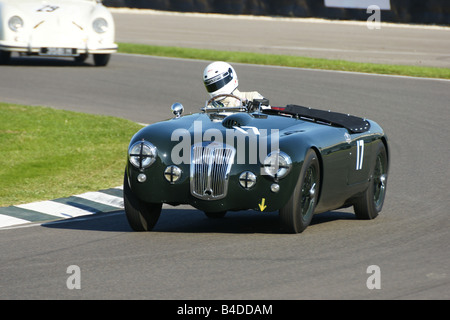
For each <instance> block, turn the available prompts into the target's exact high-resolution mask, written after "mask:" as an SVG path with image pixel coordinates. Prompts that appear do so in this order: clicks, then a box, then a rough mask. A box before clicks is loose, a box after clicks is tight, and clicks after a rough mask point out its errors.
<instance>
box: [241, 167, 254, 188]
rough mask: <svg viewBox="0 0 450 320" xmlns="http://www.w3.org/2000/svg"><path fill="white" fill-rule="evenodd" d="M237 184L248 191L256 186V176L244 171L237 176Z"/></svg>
mask: <svg viewBox="0 0 450 320" xmlns="http://www.w3.org/2000/svg"><path fill="white" fill-rule="evenodd" d="M239 184H240V185H241V187H242V188H244V189H250V188H252V187H253V186H254V185H255V184H256V175H255V174H254V173H253V172H251V171H244V172H242V173H241V175H240V176H239Z"/></svg>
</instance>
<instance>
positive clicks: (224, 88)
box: [203, 61, 239, 97]
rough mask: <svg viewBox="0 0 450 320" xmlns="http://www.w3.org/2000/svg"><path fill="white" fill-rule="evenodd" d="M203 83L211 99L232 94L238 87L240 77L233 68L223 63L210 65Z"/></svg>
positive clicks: (205, 71) (204, 75) (205, 72)
mask: <svg viewBox="0 0 450 320" xmlns="http://www.w3.org/2000/svg"><path fill="white" fill-rule="evenodd" d="M203 83H204V84H205V87H206V91H208V93H209V95H210V96H211V97H215V96H217V95H219V94H224V93H227V94H231V93H232V92H233V91H234V89H236V88H237V87H238V84H239V82H238V77H237V75H236V72H235V71H234V69H233V67H232V66H231V65H230V64H228V63H226V62H222V61H216V62H213V63H211V64H209V65H208V66H207V67H206V68H205V70H204V71H203Z"/></svg>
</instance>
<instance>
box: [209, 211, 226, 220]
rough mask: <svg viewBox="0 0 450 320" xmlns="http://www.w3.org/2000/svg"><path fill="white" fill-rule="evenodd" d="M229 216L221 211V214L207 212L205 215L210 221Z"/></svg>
mask: <svg viewBox="0 0 450 320" xmlns="http://www.w3.org/2000/svg"><path fill="white" fill-rule="evenodd" d="M226 214H227V212H226V211H220V212H205V215H206V216H207V217H208V218H210V219H220V218H223V217H225V215H226Z"/></svg>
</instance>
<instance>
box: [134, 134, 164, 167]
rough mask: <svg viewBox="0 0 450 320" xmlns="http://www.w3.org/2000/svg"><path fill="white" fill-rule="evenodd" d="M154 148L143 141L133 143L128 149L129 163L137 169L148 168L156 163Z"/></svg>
mask: <svg viewBox="0 0 450 320" xmlns="http://www.w3.org/2000/svg"><path fill="white" fill-rule="evenodd" d="M156 155H157V151H156V147H155V146H154V145H152V144H151V143H150V142H147V141H145V140H141V141H138V142H136V143H134V144H133V145H132V146H131V147H130V148H129V149H128V159H129V161H130V163H131V164H132V165H133V166H135V167H136V168H138V169H141V170H142V169H145V168H148V167H150V166H151V165H152V164H153V162H155V161H156Z"/></svg>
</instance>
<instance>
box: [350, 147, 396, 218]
mask: <svg viewBox="0 0 450 320" xmlns="http://www.w3.org/2000/svg"><path fill="white" fill-rule="evenodd" d="M375 157H376V158H375V166H374V167H373V170H372V174H371V179H370V181H369V186H368V188H367V190H366V191H365V192H364V193H363V194H362V195H361V196H360V197H359V198H358V199H357V200H356V201H355V203H354V205H353V208H354V210H355V215H356V218H358V219H362V220H371V219H375V218H376V217H377V216H378V213H379V212H380V211H381V208H382V207H383V203H384V198H385V196H386V183H387V177H388V159H387V152H386V147H385V146H384V143H383V142H381V141H380V142H379V144H378V146H377V149H376V152H375Z"/></svg>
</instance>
